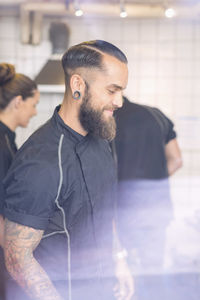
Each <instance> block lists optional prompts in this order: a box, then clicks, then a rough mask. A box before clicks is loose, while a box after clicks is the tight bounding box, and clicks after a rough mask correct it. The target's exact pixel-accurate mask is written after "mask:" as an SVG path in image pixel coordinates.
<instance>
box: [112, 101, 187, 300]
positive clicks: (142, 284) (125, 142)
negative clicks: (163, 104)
mask: <svg viewBox="0 0 200 300" xmlns="http://www.w3.org/2000/svg"><path fill="white" fill-rule="evenodd" d="M116 124H117V134H116V138H115V144H113V149H115V151H114V154H115V157H116V158H117V159H116V160H117V165H118V181H119V182H118V208H119V209H118V211H119V218H118V220H119V232H120V238H121V240H122V242H123V244H124V246H125V247H126V249H127V250H128V258H129V263H130V266H131V271H132V274H133V276H134V278H135V297H136V298H134V299H139V300H149V299H152V300H158V299H159V300H160V299H165V300H169V299H170V297H168V296H167V295H168V288H170V287H169V286H168V287H167V284H168V283H167V280H166V277H165V276H164V251H165V241H166V229H167V226H168V225H169V223H170V221H171V220H172V217H173V210H172V203H171V200H170V194H169V182H168V177H169V176H171V175H172V174H174V173H175V172H176V171H177V170H178V169H179V168H180V167H181V165H182V159H181V152H180V149H179V146H178V143H177V139H176V132H175V131H174V125H173V123H172V121H171V120H170V119H169V118H167V117H166V116H165V115H164V114H163V113H162V112H161V111H160V110H159V109H157V108H154V107H150V106H146V105H140V104H137V103H133V102H130V101H129V100H128V99H127V98H126V97H124V104H123V107H122V109H120V110H118V111H116Z"/></svg>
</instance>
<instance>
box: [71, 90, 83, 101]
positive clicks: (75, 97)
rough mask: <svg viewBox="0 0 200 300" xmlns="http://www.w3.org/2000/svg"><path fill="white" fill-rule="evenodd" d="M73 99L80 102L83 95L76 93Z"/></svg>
mask: <svg viewBox="0 0 200 300" xmlns="http://www.w3.org/2000/svg"><path fill="white" fill-rule="evenodd" d="M72 97H73V99H75V100H79V99H80V98H81V93H80V92H79V91H75V92H74V93H73V96H72Z"/></svg>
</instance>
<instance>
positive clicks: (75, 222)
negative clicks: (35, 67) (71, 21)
mask: <svg viewBox="0 0 200 300" xmlns="http://www.w3.org/2000/svg"><path fill="white" fill-rule="evenodd" d="M62 66H63V69H64V74H65V84H66V90H65V94H64V99H63V102H62V104H61V105H59V106H58V107H56V109H55V111H54V114H53V116H52V118H51V119H50V120H49V121H48V122H47V123H46V124H45V125H44V126H42V127H41V128H40V129H39V130H37V131H36V132H35V133H34V134H33V135H32V136H31V137H30V138H29V139H28V140H27V142H26V143H25V144H24V145H23V146H22V147H21V149H20V150H19V152H18V153H17V156H16V158H15V160H14V162H13V164H12V166H11V169H10V170H9V172H8V175H7V177H6V179H5V181H4V186H5V190H6V196H5V207H4V215H5V218H6V224H5V246H4V248H5V260H6V266H7V269H8V271H9V272H10V274H11V276H12V278H13V282H10V283H9V284H10V286H9V289H8V294H7V296H8V299H9V300H10V299H13V298H12V297H13V295H15V299H20V300H24V299H42V300H50V299H52V300H58V299H59V300H60V299H69V300H79V299H87V300H90V299H92V300H93V299H109V300H111V299H112V298H113V297H114V295H113V272H114V270H115V274H116V276H117V279H118V282H119V285H118V288H117V289H115V295H116V296H117V298H118V299H127V300H128V299H130V297H131V295H132V293H133V282H132V278H131V276H130V272H129V270H128V267H127V264H126V261H125V260H124V259H121V258H122V257H121V255H119V252H120V251H121V249H117V250H116V249H115V250H113V219H114V215H115V190H116V189H115V187H116V171H115V166H114V162H113V159H112V154H111V150H110V147H109V144H108V141H109V140H112V139H113V138H114V136H115V131H116V125H115V120H114V117H113V112H114V110H116V109H117V108H120V107H121V106H122V91H123V90H124V89H125V88H126V85H127V79H128V69H127V59H126V56H125V55H124V54H123V53H122V52H121V51H120V50H119V49H118V48H117V47H115V46H114V45H112V44H110V43H108V42H105V41H100V40H96V41H90V42H84V43H81V44H78V45H75V46H73V47H71V48H70V49H69V50H68V51H67V52H66V53H65V54H64V55H63V57H62ZM16 283H17V284H16ZM16 295H17V296H16Z"/></svg>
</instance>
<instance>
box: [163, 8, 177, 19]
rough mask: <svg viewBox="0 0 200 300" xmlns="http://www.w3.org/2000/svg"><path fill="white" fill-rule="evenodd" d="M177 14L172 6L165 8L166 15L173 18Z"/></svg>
mask: <svg viewBox="0 0 200 300" xmlns="http://www.w3.org/2000/svg"><path fill="white" fill-rule="evenodd" d="M175 15H176V12H175V10H174V9H173V8H172V7H168V8H166V9H165V17H167V18H173V17H174V16H175Z"/></svg>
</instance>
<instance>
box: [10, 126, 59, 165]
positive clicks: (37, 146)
mask: <svg viewBox="0 0 200 300" xmlns="http://www.w3.org/2000/svg"><path fill="white" fill-rule="evenodd" d="M58 144H59V136H58V134H56V132H55V131H54V128H53V126H52V125H51V122H50V120H49V121H47V123H45V124H44V125H42V126H41V127H40V128H39V129H37V130H36V131H35V132H34V133H33V134H32V135H31V136H30V137H29V138H28V139H27V140H26V141H25V143H24V144H23V145H22V146H21V147H20V148H19V150H18V152H17V154H16V156H15V161H18V163H19V161H21V162H22V161H23V163H25V162H28V161H33V160H35V162H40V163H41V164H45V163H50V165H52V163H53V162H54V160H56V158H57V149H58Z"/></svg>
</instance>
